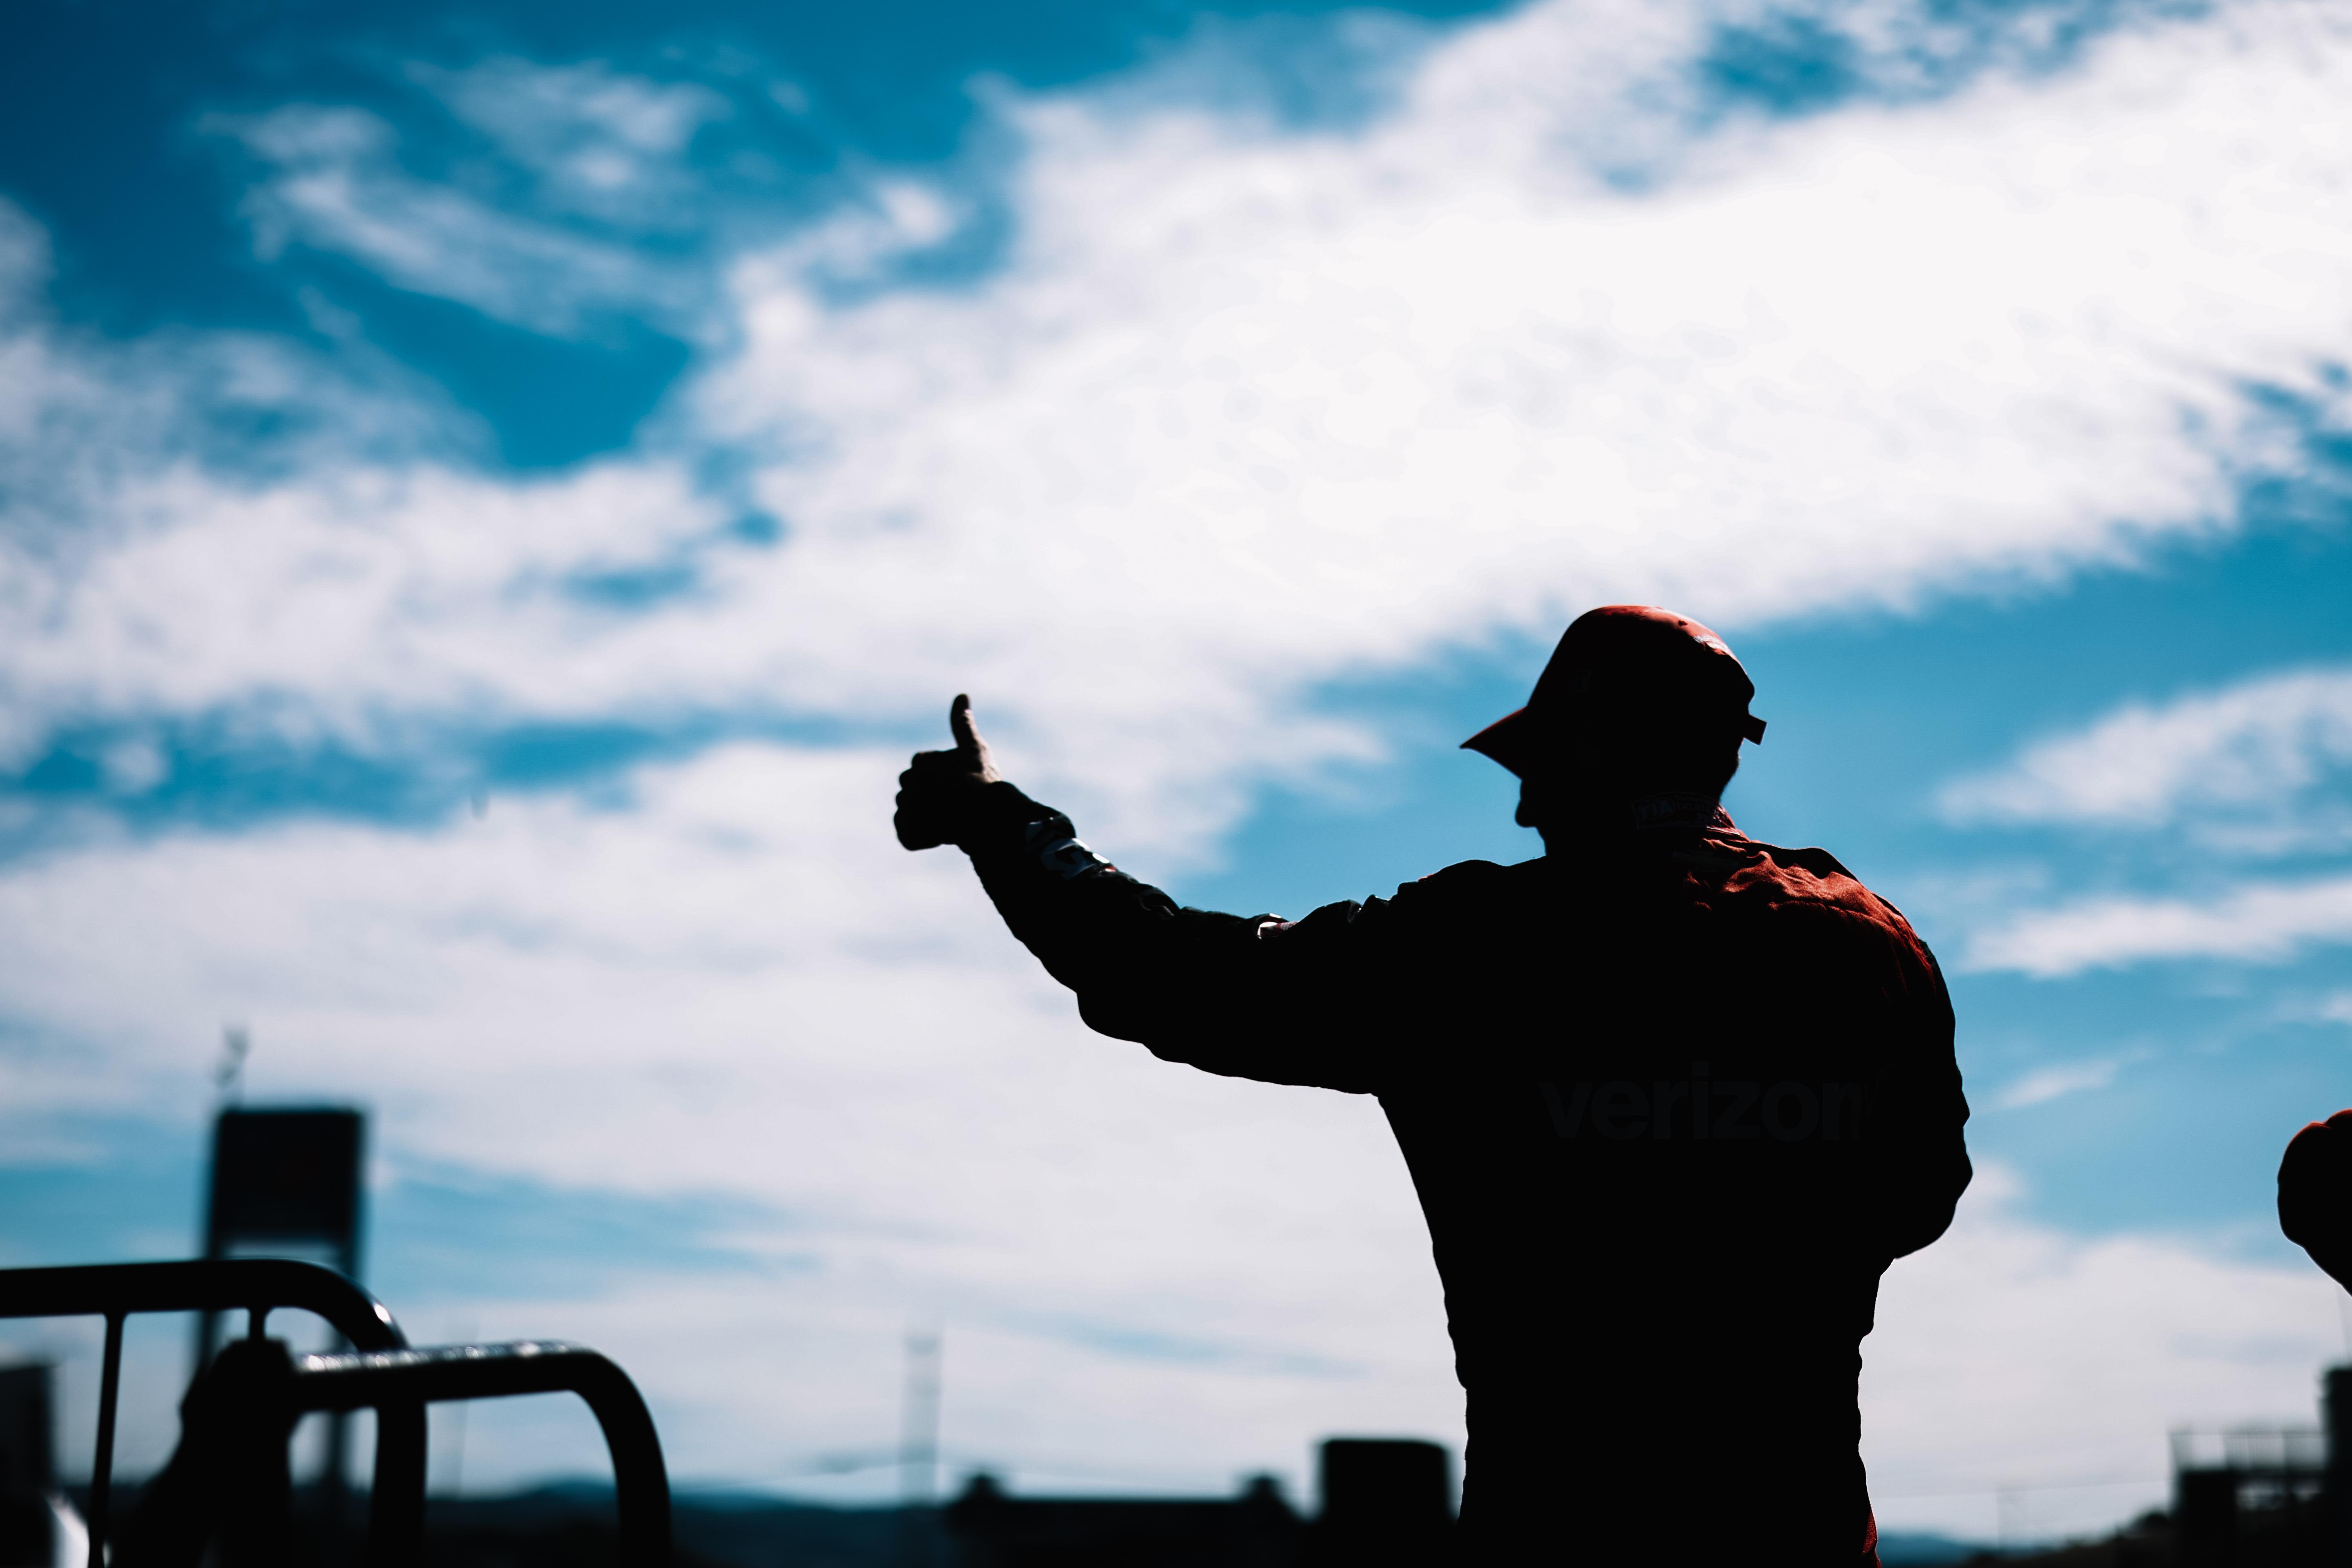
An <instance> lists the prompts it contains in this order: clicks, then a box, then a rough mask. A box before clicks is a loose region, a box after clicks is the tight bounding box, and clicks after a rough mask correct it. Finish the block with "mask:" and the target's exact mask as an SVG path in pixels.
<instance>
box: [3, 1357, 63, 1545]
mask: <svg viewBox="0 0 2352 1568" xmlns="http://www.w3.org/2000/svg"><path fill="white" fill-rule="evenodd" d="M51 1429H52V1428H51V1420H50V1412H49V1368H48V1366H47V1363H31V1364H28V1365H22V1366H5V1367H0V1568H26V1565H28V1564H38V1568H49V1565H50V1564H51V1563H55V1562H56V1561H57V1556H56V1553H57V1534H58V1523H57V1517H56V1515H55V1514H54V1513H52V1512H51V1511H50V1506H49V1500H50V1499H51V1498H52V1497H53V1496H55V1495H56V1493H57V1489H58V1465H57V1455H56V1452H55V1450H54V1449H53V1448H52V1447H50V1432H51Z"/></svg>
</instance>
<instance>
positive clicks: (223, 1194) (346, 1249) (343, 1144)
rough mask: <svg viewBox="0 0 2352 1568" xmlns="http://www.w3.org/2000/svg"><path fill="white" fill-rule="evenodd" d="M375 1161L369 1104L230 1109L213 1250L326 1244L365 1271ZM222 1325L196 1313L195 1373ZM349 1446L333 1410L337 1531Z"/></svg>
mask: <svg viewBox="0 0 2352 1568" xmlns="http://www.w3.org/2000/svg"><path fill="white" fill-rule="evenodd" d="M366 1165H367V1118H366V1116H365V1114H364V1113H362V1112H361V1111H358V1110H346V1109H343V1108H341V1107H307V1106H306V1107H289V1108H282V1109H276V1110H238V1109H235V1108H231V1109H227V1110H223V1111H222V1112H221V1113H220V1116H219V1119H218V1120H217V1121H215V1122H214V1123H213V1161H212V1174H211V1179H210V1181H209V1183H208V1184H207V1190H206V1193H205V1251H204V1255H205V1257H206V1258H230V1257H234V1256H236V1254H238V1253H240V1252H266V1253H269V1254H272V1255H275V1256H280V1257H282V1256H285V1255H286V1254H287V1253H288V1252H289V1251H290V1252H294V1253H296V1254H299V1253H303V1252H320V1253H323V1254H324V1255H325V1258H326V1261H327V1262H328V1263H329V1264H330V1265H331V1267H332V1268H335V1270H336V1271H337V1272H339V1273H341V1274H342V1275H343V1276H344V1277H345V1278H347V1279H354V1280H356V1279H360V1278H361V1275H360V1244H361V1239H362V1236H361V1231H362V1220H363V1218H364V1212H365V1211H364V1194H365V1193H366V1190H367V1189H366ZM219 1334H220V1314H219V1313H217V1312H210V1311H207V1312H200V1313H198V1314H197V1315H196V1347H195V1358H194V1359H195V1366H194V1372H195V1373H202V1372H203V1371H204V1369H205V1366H206V1365H207V1364H209V1363H211V1361H212V1358H213V1354H214V1352H215V1350H216V1349H217V1347H218V1345H219ZM337 1348H339V1349H341V1348H344V1347H343V1346H341V1345H338V1347H337ZM350 1452H351V1426H350V1421H349V1419H348V1418H347V1417H346V1416H345V1415H343V1414H342V1413H341V1411H338V1412H336V1413H335V1414H333V1415H330V1416H329V1417H328V1418H327V1452H326V1456H325V1458H324V1459H323V1461H322V1462H321V1464H320V1478H321V1479H322V1481H323V1483H324V1485H323V1487H322V1489H321V1492H320V1506H321V1508H322V1509H323V1510H325V1512H326V1515H327V1523H328V1528H329V1529H330V1530H333V1529H335V1528H336V1527H337V1523H338V1521H340V1520H341V1516H342V1513H343V1507H344V1497H343V1489H344V1485H345V1476H346V1473H347V1470H348V1468H349V1467H348V1463H347V1456H348V1455H349V1454H350Z"/></svg>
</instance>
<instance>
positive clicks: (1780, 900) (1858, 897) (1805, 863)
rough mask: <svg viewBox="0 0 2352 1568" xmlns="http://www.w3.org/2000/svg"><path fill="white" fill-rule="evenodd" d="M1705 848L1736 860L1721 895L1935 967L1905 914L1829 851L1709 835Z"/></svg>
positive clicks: (1724, 881) (1733, 836)
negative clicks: (1832, 928) (1844, 930)
mask: <svg viewBox="0 0 2352 1568" xmlns="http://www.w3.org/2000/svg"><path fill="white" fill-rule="evenodd" d="M1707 845H1708V847H1709V848H1711V849H1715V850H1717V851H1720V852H1724V853H1726V854H1727V856H1737V857H1738V861H1739V866H1738V869H1737V870H1734V871H1732V872H1731V873H1730V874H1729V875H1728V876H1727V877H1726V878H1725V879H1724V880H1723V890H1724V891H1725V892H1726V893H1727V894H1729V895H1731V896H1732V897H1733V898H1734V899H1736V900H1739V901H1741V902H1743V903H1749V904H1751V905H1758V906H1761V907H1763V908H1765V909H1769V910H1771V911H1773V912H1774V913H1776V914H1779V915H1781V916H1784V917H1786V918H1789V919H1792V920H1802V921H1821V922H1822V923H1825V924H1830V925H1837V926H1845V927H1850V928H1852V929H1853V931H1854V933H1855V934H1856V935H1857V936H1861V935H1863V934H1864V933H1865V932H1867V933H1870V934H1874V935H1875V936H1877V937H1879V938H1880V939H1882V940H1884V941H1886V942H1890V943H1891V944H1892V945H1894V946H1895V947H1897V948H1900V949H1902V950H1904V951H1905V952H1908V953H1916V956H1917V957H1918V958H1919V959H1920V960H1921V961H1923V962H1925V963H1929V964H1931V965H1932V964H1933V963H1934V962H1935V960H1934V958H1933V956H1932V955H1931V954H1929V953H1928V952H1927V944H1926V943H1925V942H1921V941H1920V940H1919V936H1918V933H1917V932H1916V931H1913V930H1912V929H1911V922H1910V921H1907V920H1906V919H1904V918H1903V911H1902V910H1898V909H1896V908H1895V906H1894V905H1893V904H1892V903H1890V902H1888V901H1887V900H1885V899H1883V898H1881V897H1879V896H1878V895H1877V894H1876V893H1874V892H1872V891H1871V890H1870V889H1868V888H1866V887H1864V885H1863V882H1862V879H1860V878H1859V877H1856V876H1855V875H1854V874H1853V872H1852V871H1849V870H1847V869H1846V868H1845V867H1844V865H1843V864H1842V863H1841V862H1840V861H1839V860H1838V858H1837V857H1836V856H1834V855H1832V854H1831V853H1830V852H1829V851H1828V850H1826V849H1821V848H1810V847H1809V848H1791V847H1787V846H1784V845H1779V844H1766V843H1763V842H1762V841H1760V840H1758V839H1754V838H1748V837H1744V836H1739V835H1736V834H1724V835H1721V836H1717V835H1714V834H1710V835H1709V836H1708V838H1707Z"/></svg>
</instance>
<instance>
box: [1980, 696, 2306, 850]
mask: <svg viewBox="0 0 2352 1568" xmlns="http://www.w3.org/2000/svg"><path fill="white" fill-rule="evenodd" d="M2347 764H2352V669H2341V668H2323V669H2307V670H2290V671H2286V672H2284V673H2277V674H2270V675H2263V676H2259V677H2255V678H2253V679H2248V680H2244V681H2241V682H2239V683H2238V684H2236V685H2234V686H2231V687H2227V688H2225V689H2221V690H2219V691H2213V692H2205V693H2198V694H2195V695H2190V696H2185V697H2179V698H2175V699H2174V700H2171V701H2169V702H2166V703H2162V704H2160V705H2158V704H2148V703H2141V702H2133V703H2127V704H2126V705H2125V706H2123V707H2121V708H2119V709H2117V710H2116V711H2114V712H2112V713H2109V714H2107V715H2105V716H2104V717H2102V718H2100V719H2098V720H2097V721H2095V722H2093V723H2091V724H2089V725H2087V726H2085V727H2084V729H2082V730H2080V731H2075V732H2074V733H2072V734H2065V735H2059V736H2055V737H2053V738H2052V739H2049V740H2046V741H2043V742H2040V743H2039V744H2037V745H2034V746H2032V747H2031V748H2029V749H2028V750H2027V751H2026V752H2024V754H2023V755H2021V756H2020V757H2019V758H2018V759H2017V761H2016V762H2015V763H2011V765H2010V766H2008V767H2006V768H2003V769H2001V770H2000V771H1998V772H1995V773H1987V774H1983V775H1981V776H1979V777H1975V778H1969V779H1962V780H1960V781H1958V783H1955V784H1951V785H1950V786H1948V788H1947V789H1945V791H1944V792H1943V795H1942V804H1943V807H1944V810H1945V812H1946V813H1947V814H1948V816H1951V817H1953V818H1955V819H1957V820H1959V821H1964V822H1966V821H1997V822H2054V823H2066V824H2084V825H2090V826H2123V827H2139V828H2148V827H2159V826H2167V825H2169V824H2172V823H2176V822H2179V821H2180V820H2181V819H2182V818H2184V817H2191V818H2202V817H2210V816H2213V815H2226V816H2241V815H2253V816H2270V815H2276V814H2278V813H2281V812H2284V810H2285V809H2286V808H2287V807H2288V806H2289V805H2300V806H2301V807H2302V809H2303V811H2304V812H2305V815H2306V816H2307V814H2308V812H2309V810H2310V806H2309V803H2308V802H2303V801H2300V800H2299V797H2301V796H2303V795H2305V793H2306V792H2308V791H2309V790H2310V789H2311V788H2312V787H2313V786H2314V785H2315V784H2319V783H2321V782H2322V781H2324V780H2326V778H2328V777H2329V776H2330V775H2331V774H2332V773H2335V772H2336V770H2339V769H2342V768H2344V767H2346V766H2347Z"/></svg>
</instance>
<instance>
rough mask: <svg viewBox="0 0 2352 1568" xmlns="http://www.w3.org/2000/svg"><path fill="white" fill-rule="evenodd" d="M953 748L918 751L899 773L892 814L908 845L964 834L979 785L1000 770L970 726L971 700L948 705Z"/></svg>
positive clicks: (951, 840) (927, 845)
mask: <svg viewBox="0 0 2352 1568" xmlns="http://www.w3.org/2000/svg"><path fill="white" fill-rule="evenodd" d="M948 729H949V731H950V732H951V733H952V734H953V735H954V736H955V748H954V750H952V751H946V752H916V753H915V760H914V761H913V762H912V763H908V767H907V771H906V772H905V773H900V774H899V775H898V815H897V816H894V817H893V818H891V823H892V826H896V827H897V828H898V842H899V843H901V844H903V845H905V846H906V847H908V848H909V849H934V848H937V847H939V846H940V845H942V844H955V843H959V842H961V839H962V837H963V831H964V824H965V821H966V819H967V817H968V816H969V815H970V813H971V808H972V805H973V804H974V802H976V801H977V800H978V799H979V795H980V792H981V790H982V789H983V788H984V787H986V786H987V785H989V784H994V783H996V782H997V780H998V779H1000V778H1002V777H1003V774H1001V773H998V772H997V771H996V764H995V763H992V762H991V761H990V760H989V756H988V742H985V741H983V740H982V739H981V738H980V731H978V730H976V729H974V728H973V727H972V722H971V698H969V697H962V696H959V697H958V698H957V699H956V700H955V701H954V702H953V703H951V704H950V705H949V708H948Z"/></svg>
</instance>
